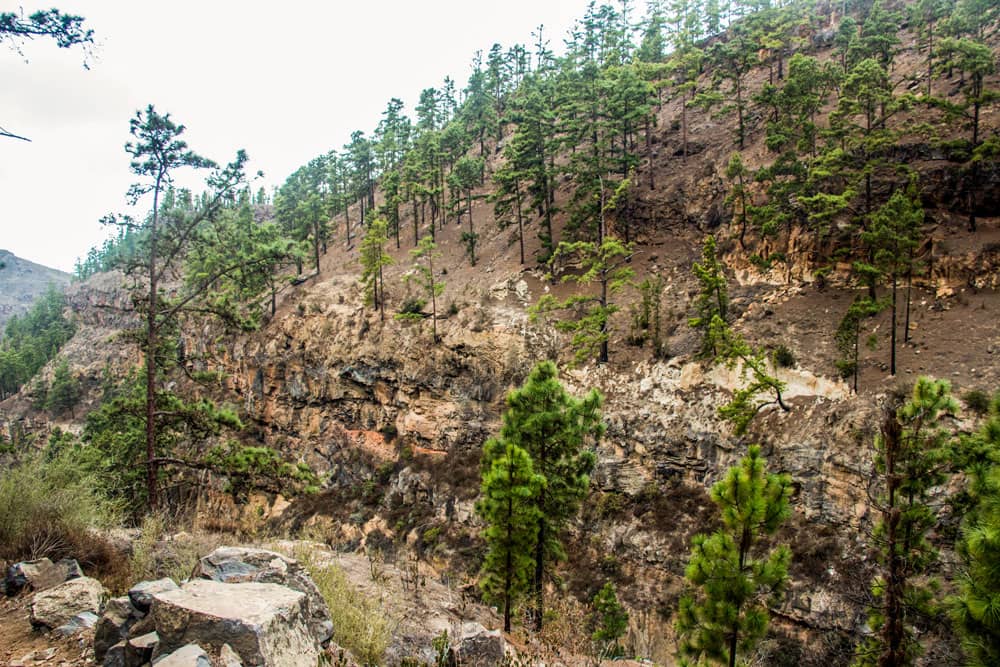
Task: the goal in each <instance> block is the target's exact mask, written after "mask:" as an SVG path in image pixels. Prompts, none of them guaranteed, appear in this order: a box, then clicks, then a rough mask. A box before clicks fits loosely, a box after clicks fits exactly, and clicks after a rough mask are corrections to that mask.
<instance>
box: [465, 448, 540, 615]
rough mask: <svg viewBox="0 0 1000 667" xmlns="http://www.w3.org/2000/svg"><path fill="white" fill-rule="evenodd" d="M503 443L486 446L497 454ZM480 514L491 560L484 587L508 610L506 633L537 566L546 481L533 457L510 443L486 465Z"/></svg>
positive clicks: (487, 563)
mask: <svg viewBox="0 0 1000 667" xmlns="http://www.w3.org/2000/svg"><path fill="white" fill-rule="evenodd" d="M497 447H499V444H497V443H493V444H487V446H486V451H487V452H489V451H492V450H494V449H495V448H497ZM486 465H488V469H487V470H485V471H484V473H483V480H482V488H481V494H482V499H481V500H480V501H479V502H478V503H476V512H477V513H478V514H479V516H480V517H482V519H483V521H485V522H486V524H487V527H486V531H485V537H486V546H487V549H488V551H487V552H486V560H485V561H484V562H483V568H482V580H481V581H480V584H479V585H480V587H481V588H482V589H483V593H484V594H485V595H486V597H487V599H489V600H492V601H494V602H496V603H497V604H498V605H500V606H502V607H503V629H504V632H510V617H511V609H512V608H513V605H514V602H515V601H516V600H517V598H518V597H520V596H521V595H523V594H524V593H526V592H527V591H528V584H529V583H530V581H531V573H532V569H533V566H534V561H533V560H532V557H531V556H532V553H534V547H535V538H536V536H537V534H538V519H539V509H538V506H537V505H536V504H535V499H536V498H538V495H539V492H540V491H541V489H542V486H543V485H544V484H545V478H544V477H542V476H541V475H537V474H535V471H534V468H533V466H532V463H531V457H530V456H528V453H527V452H526V451H524V450H523V449H521V448H520V447H518V446H517V445H511V444H508V445H506V446H504V447H503V453H502V454H501V455H500V456H499V457H497V458H494V459H493V460H492V461H490V462H489V463H488V464H486V463H485V462H484V467H485V466H486Z"/></svg>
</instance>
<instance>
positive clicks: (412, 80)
mask: <svg viewBox="0 0 1000 667" xmlns="http://www.w3.org/2000/svg"><path fill="white" fill-rule="evenodd" d="M587 3H588V0H495V1H493V2H484V1H481V0H353V1H350V2H342V1H339V0H332V1H331V0H327V1H325V2H307V1H304V0H285V2H283V3H280V4H279V3H263V2H253V1H251V2H246V1H243V2H232V1H229V0H226V1H219V0H200V1H199V2H194V1H192V0H168V1H166V2H164V1H163V0H160V1H158V2H150V1H148V0H79V1H76V0H44V2H41V3H39V2H38V0H23V1H22V2H9V0H0V11H17V10H18V7H21V6H23V8H24V12H25V14H30V13H31V12H33V11H35V10H37V9H44V8H48V7H51V6H53V5H55V6H57V7H59V9H60V10H62V11H63V12H67V13H72V14H79V15H82V16H84V17H85V18H86V20H87V21H86V24H87V25H88V26H89V27H90V28H92V29H93V30H94V33H95V38H96V41H97V43H98V47H97V49H96V53H95V56H94V57H93V58H92V59H91V62H90V70H86V69H84V67H83V66H82V63H83V58H84V54H83V51H82V50H80V48H79V47H74V48H72V49H68V50H67V49H57V48H56V47H55V45H54V43H52V41H51V40H46V41H42V40H35V41H34V42H28V43H27V44H25V46H24V48H23V51H24V57H23V58H22V57H20V56H18V54H17V53H16V52H15V51H13V50H11V49H9V48H7V47H6V46H3V47H0V126H2V127H4V128H6V129H7V130H8V131H10V132H14V133H16V134H20V135H24V136H27V137H30V138H31V139H32V142H31V143H27V142H23V141H17V140H13V139H2V138H0V248H3V249H6V250H10V251H11V252H13V253H14V254H16V255H18V256H20V257H23V258H25V259H29V260H31V261H35V262H39V263H41V264H45V265H47V266H51V267H55V268H59V269H63V270H66V271H69V270H72V267H73V262H74V260H75V259H76V258H77V257H81V256H83V255H84V254H85V253H86V252H87V249H88V248H89V247H90V246H92V245H95V244H98V243H100V242H101V241H103V239H104V238H106V236H107V235H108V234H109V230H106V229H104V228H102V227H101V225H100V224H99V223H98V220H99V219H100V218H101V216H103V215H105V214H107V213H110V212H114V211H121V210H123V209H124V208H125V192H126V190H127V189H128V186H129V184H130V183H131V182H133V180H134V177H133V176H132V175H131V174H130V173H129V170H128V164H129V156H128V155H127V154H126V153H125V151H124V148H123V147H124V144H125V142H126V141H128V139H129V136H128V122H129V119H130V118H131V117H132V116H133V114H134V113H135V112H136V110H138V109H144V108H145V107H146V105H148V104H154V105H155V106H156V108H157V110H158V111H160V112H161V113H163V112H170V113H171V115H172V118H173V119H174V120H175V121H176V122H180V123H183V124H184V125H186V126H187V132H185V134H184V138H185V139H186V140H187V142H188V144H189V146H190V147H191V148H192V149H194V150H195V151H196V152H198V153H200V154H201V155H204V156H206V157H209V158H212V159H214V160H215V161H217V162H219V163H224V162H227V161H229V160H230V159H232V157H233V156H234V155H235V152H236V150H237V149H239V148H245V149H246V150H247V152H248V153H249V155H250V158H251V161H252V163H251V165H250V170H249V172H250V173H254V172H256V171H257V170H258V169H260V170H263V171H264V173H265V180H264V183H263V185H265V186H266V187H267V188H268V190H270V189H271V187H272V186H274V185H280V184H281V183H282V182H283V181H284V179H285V178H286V177H287V176H288V175H289V174H290V173H291V172H292V171H294V170H295V169H297V168H298V167H299V166H301V165H302V164H304V163H305V162H307V161H308V160H310V159H311V158H313V157H315V156H317V155H319V154H320V153H324V152H326V151H328V150H330V149H332V148H338V149H339V148H340V147H341V146H343V145H344V144H345V143H346V142H347V141H348V139H349V137H350V133H351V132H352V131H354V130H363V131H364V132H365V133H366V134H367V135H369V136H370V135H371V132H372V131H373V130H374V128H375V126H376V125H377V124H378V121H379V119H380V118H381V113H382V111H383V110H384V109H385V105H386V103H387V102H388V101H389V99H390V98H391V97H399V98H401V99H402V100H403V101H404V102H405V103H406V104H407V106H408V107H409V108H410V109H412V107H413V105H414V104H415V103H416V101H417V97H418V95H419V92H420V90H421V89H423V88H427V87H431V86H433V87H439V86H440V85H441V82H442V80H443V79H444V77H445V75H451V76H452V78H454V79H455V81H456V86H457V87H458V88H459V89H461V88H464V86H465V83H466V81H467V79H468V74H469V67H470V64H471V62H472V56H473V54H474V52H475V51H476V50H478V49H481V50H482V51H483V52H484V55H485V53H486V52H487V51H488V50H489V48H490V46H492V44H493V43H494V42H499V43H500V44H501V45H502V46H503V47H504V48H505V49H506V48H507V47H510V46H512V45H513V44H516V43H523V44H525V45H529V46H530V44H531V42H532V38H531V33H532V31H533V30H534V29H535V28H536V27H537V26H538V25H539V24H542V25H544V26H545V34H546V37H547V39H549V42H550V45H549V46H550V48H552V49H553V50H555V51H556V52H561V51H562V45H563V38H564V37H565V35H566V32H567V30H569V28H570V27H571V26H572V24H573V22H574V21H575V20H576V19H578V18H580V17H582V16H583V14H584V11H585V8H586V5H587ZM529 50H530V48H529ZM25 58H26V59H27V60H28V62H27V63H25ZM411 117H412V113H411ZM256 187H257V186H256V185H255V188H256Z"/></svg>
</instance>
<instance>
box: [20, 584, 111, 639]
mask: <svg viewBox="0 0 1000 667" xmlns="http://www.w3.org/2000/svg"><path fill="white" fill-rule="evenodd" d="M104 596H105V591H104V586H103V585H101V582H99V581H97V580H96V579H91V578H90V577H80V578H78V579H71V580H69V581H67V582H65V583H62V584H59V585H58V586H56V587H54V588H49V589H47V590H44V591H39V592H38V593H35V596H34V598H32V600H31V624H32V625H33V626H35V627H36V628H39V627H44V628H58V627H59V626H60V625H63V624H65V623H67V622H68V621H69V620H70V619H71V618H73V617H74V616H76V615H77V614H81V613H83V612H86V611H89V612H91V613H93V614H96V613H98V612H100V610H101V601H102V600H103V599H104Z"/></svg>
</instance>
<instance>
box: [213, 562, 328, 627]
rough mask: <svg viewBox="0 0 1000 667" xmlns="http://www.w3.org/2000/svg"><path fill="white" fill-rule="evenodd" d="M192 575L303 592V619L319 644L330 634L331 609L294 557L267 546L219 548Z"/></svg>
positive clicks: (224, 581) (223, 581)
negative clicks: (282, 587)
mask: <svg viewBox="0 0 1000 667" xmlns="http://www.w3.org/2000/svg"><path fill="white" fill-rule="evenodd" d="M194 576H196V577H202V578H204V579H211V580H213V581H219V582H222V583H243V582H257V583H265V584H280V585H282V586H287V587H288V588H291V589H292V590H294V591H299V592H300V593H304V594H305V595H306V601H307V609H306V618H307V620H308V623H309V627H310V629H311V630H312V633H313V635H315V636H316V639H317V641H319V643H320V644H325V643H326V642H327V641H329V639H330V637H331V636H333V624H332V623H331V622H330V609H329V608H328V607H327V605H326V600H324V599H323V596H322V595H321V594H320V592H319V589H318V588H316V584H315V583H314V582H313V580H312V578H311V577H310V576H309V573H308V572H307V571H306V569H305V568H304V567H303V566H302V564H301V563H299V561H297V560H296V559H294V558H289V557H288V556H285V555H282V554H279V553H277V552H274V551H268V550H266V549H251V548H247V547H219V548H218V549H216V550H215V551H213V552H212V553H210V554H208V555H207V556H205V557H204V558H202V559H201V561H200V562H199V564H198V567H197V568H195V573H194Z"/></svg>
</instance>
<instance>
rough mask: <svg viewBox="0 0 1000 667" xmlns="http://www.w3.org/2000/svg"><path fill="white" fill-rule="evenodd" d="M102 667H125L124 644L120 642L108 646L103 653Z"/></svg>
mask: <svg viewBox="0 0 1000 667" xmlns="http://www.w3.org/2000/svg"><path fill="white" fill-rule="evenodd" d="M101 664H102V665H103V666H104V667H125V642H124V641H120V642H118V643H117V644H115V645H113V646H110V647H109V648H108V650H107V651H105V653H104V660H103V661H102V662H101Z"/></svg>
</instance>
